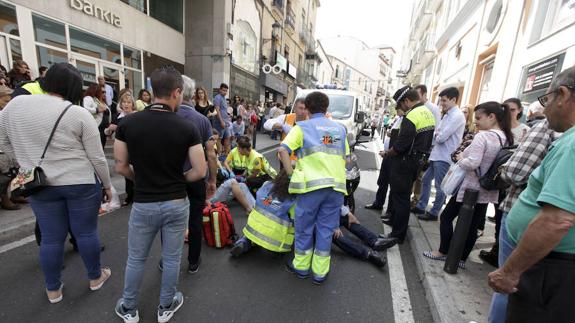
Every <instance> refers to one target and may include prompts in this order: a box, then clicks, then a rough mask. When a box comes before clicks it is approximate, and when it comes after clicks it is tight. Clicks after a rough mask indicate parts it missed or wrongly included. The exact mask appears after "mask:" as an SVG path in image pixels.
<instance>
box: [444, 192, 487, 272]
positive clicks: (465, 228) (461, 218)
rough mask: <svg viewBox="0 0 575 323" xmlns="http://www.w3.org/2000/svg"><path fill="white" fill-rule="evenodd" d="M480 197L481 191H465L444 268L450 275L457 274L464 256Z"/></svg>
mask: <svg viewBox="0 0 575 323" xmlns="http://www.w3.org/2000/svg"><path fill="white" fill-rule="evenodd" d="M478 196H479V191H477V190H465V194H464V195H463V205H462V206H461V209H460V210H459V215H458V216H457V224H456V225H455V230H454V232H453V237H452V238H451V244H450V246H449V252H448V253H447V259H446V260H445V266H444V267H443V271H445V272H446V273H448V274H457V268H458V264H459V261H460V260H461V257H462V256H463V249H465V241H466V240H467V236H468V235H469V228H470V227H471V222H472V221H473V216H474V212H475V203H476V202H477V197H478Z"/></svg>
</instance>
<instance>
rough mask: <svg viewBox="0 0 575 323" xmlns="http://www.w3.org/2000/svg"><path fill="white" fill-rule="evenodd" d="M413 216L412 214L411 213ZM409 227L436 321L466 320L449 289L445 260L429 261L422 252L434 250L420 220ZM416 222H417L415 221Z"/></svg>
mask: <svg viewBox="0 0 575 323" xmlns="http://www.w3.org/2000/svg"><path fill="white" fill-rule="evenodd" d="M410 216H411V215H410ZM411 222H412V223H410V226H409V229H408V239H409V245H410V247H411V251H412V253H413V258H415V264H416V266H417V273H418V274H419V279H420V280H421V283H422V284H423V287H424V289H425V297H426V298H427V302H428V304H429V308H430V310H431V315H432V316H433V320H434V321H435V322H465V319H464V318H463V316H462V315H461V313H460V312H459V311H458V310H457V308H456V307H455V306H454V304H456V302H455V300H454V299H453V293H452V292H451V290H450V289H449V287H448V286H449V285H448V282H447V281H446V279H445V275H446V273H445V272H443V264H444V263H443V262H429V261H425V259H423V256H421V254H422V253H423V252H425V251H429V250H432V247H431V244H430V243H429V240H427V238H426V237H425V234H424V232H423V229H422V228H421V226H420V224H419V221H418V220H415V221H411ZM413 222H415V223H413Z"/></svg>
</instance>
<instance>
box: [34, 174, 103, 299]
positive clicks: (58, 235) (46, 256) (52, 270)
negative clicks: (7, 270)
mask: <svg viewBox="0 0 575 323" xmlns="http://www.w3.org/2000/svg"><path fill="white" fill-rule="evenodd" d="M101 202H102V186H101V185H100V184H99V183H98V184H83V185H64V186H50V187H46V188H45V189H43V190H42V191H40V192H38V193H36V194H34V195H32V196H31V197H30V205H31V206H32V210H33V211H34V214H35V215H36V220H37V221H38V225H39V226H40V231H41V232H42V242H41V244H40V265H41V267H42V271H43V272H44V279H45V282H46V288H47V289H48V290H49V291H55V290H58V289H59V288H60V285H61V284H62V282H61V281H60V278H61V277H62V263H63V262H64V243H65V242H66V237H67V236H68V228H70V229H71V232H72V233H73V234H74V236H75V237H76V241H77V243H78V250H79V251H80V256H81V257H82V261H83V262H84V266H85V267H86V270H87V271H88V278H89V279H98V278H100V275H101V270H100V240H99V238H98V210H99V209H100V203H101Z"/></svg>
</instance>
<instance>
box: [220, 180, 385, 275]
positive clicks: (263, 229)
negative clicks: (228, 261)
mask: <svg viewBox="0 0 575 323" xmlns="http://www.w3.org/2000/svg"><path fill="white" fill-rule="evenodd" d="M288 186H289V177H288V176H287V174H286V173H285V171H283V170H282V171H280V173H279V174H278V176H277V177H276V179H275V180H274V181H273V182H269V181H268V182H266V183H264V185H263V186H262V187H261V188H260V189H259V190H258V192H257V197H256V199H255V201H254V203H255V205H254V207H253V209H252V211H251V212H250V213H249V216H248V222H247V224H246V226H245V228H244V229H243V233H244V236H243V237H242V238H240V239H239V240H238V241H237V242H236V243H235V245H234V247H233V248H232V249H231V250H230V253H231V254H232V256H234V257H239V256H241V255H242V254H244V253H246V252H248V251H249V250H250V249H251V248H252V247H253V246H254V244H255V245H258V246H260V247H262V248H264V249H267V250H269V251H273V252H289V251H291V248H292V244H293V240H294V227H293V218H294V209H295V198H294V197H293V196H292V195H290V194H289V193H288ZM340 226H344V227H345V228H347V229H348V230H349V231H350V232H352V233H353V234H354V235H356V236H357V237H358V238H360V239H361V240H362V241H363V243H364V244H365V245H364V244H360V243H357V242H354V241H353V240H351V239H349V238H348V237H346V236H344V235H343V233H342V232H341V230H340V229H339V228H338V229H337V230H336V231H335V232H334V236H333V242H334V243H335V244H336V245H337V246H338V247H339V248H340V249H342V250H343V251H344V252H346V253H347V254H349V255H351V256H353V257H356V258H359V259H362V260H367V261H369V262H371V263H373V264H375V265H376V266H378V267H383V266H385V263H386V262H385V259H384V258H383V256H382V255H381V254H379V253H378V252H377V251H382V250H385V249H388V248H391V247H392V246H393V245H394V244H395V243H393V244H385V243H384V239H381V238H379V237H378V236H377V235H376V234H375V233H373V232H371V231H370V230H368V229H367V228H365V227H364V226H362V225H361V224H360V223H359V221H358V220H357V218H356V217H355V216H354V215H353V214H352V213H351V212H350V211H349V208H348V207H346V206H343V205H342V207H341V218H340ZM366 245H367V246H369V247H367V246H366ZM371 248H373V250H372V249H371Z"/></svg>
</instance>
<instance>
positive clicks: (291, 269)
mask: <svg viewBox="0 0 575 323" xmlns="http://www.w3.org/2000/svg"><path fill="white" fill-rule="evenodd" d="M285 269H286V271H287V272H288V273H291V274H294V275H296V276H297V278H299V279H306V278H308V277H309V274H307V275H302V274H299V273H298V272H297V271H295V268H294V267H293V266H292V265H291V264H290V263H286V265H285Z"/></svg>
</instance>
